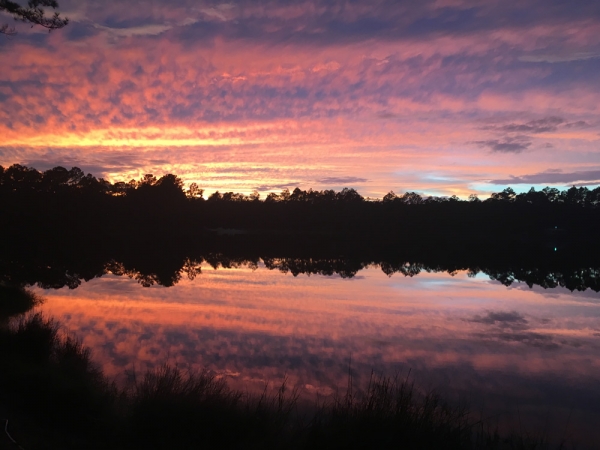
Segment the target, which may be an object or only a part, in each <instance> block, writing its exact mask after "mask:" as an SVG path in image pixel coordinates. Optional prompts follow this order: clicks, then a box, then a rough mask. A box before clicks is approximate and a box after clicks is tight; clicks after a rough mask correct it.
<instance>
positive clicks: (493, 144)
mask: <svg viewBox="0 0 600 450" xmlns="http://www.w3.org/2000/svg"><path fill="white" fill-rule="evenodd" d="M475 144H479V145H481V146H484V147H489V148H490V149H491V150H492V151H493V152H498V153H521V152H522V151H523V150H527V149H528V148H529V147H530V146H531V142H523V141H517V140H515V139H508V138H507V139H506V140H504V141H501V140H498V139H489V140H486V141H475Z"/></svg>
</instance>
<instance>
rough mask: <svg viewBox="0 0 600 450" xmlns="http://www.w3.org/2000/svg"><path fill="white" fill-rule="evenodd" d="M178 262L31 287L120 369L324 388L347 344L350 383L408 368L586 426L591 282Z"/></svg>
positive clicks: (340, 377) (592, 365)
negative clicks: (581, 287) (176, 267)
mask: <svg viewBox="0 0 600 450" xmlns="http://www.w3.org/2000/svg"><path fill="white" fill-rule="evenodd" d="M186 264H188V266H187V267H188V268H186V269H184V270H183V271H182V273H183V274H184V275H187V276H180V277H179V278H178V279H177V282H176V283H174V285H173V286H172V287H169V288H166V287H164V286H162V285H161V284H162V283H160V282H159V281H160V277H158V276H157V277H156V278H152V277H147V276H146V277H141V276H140V275H139V274H140V272H139V271H137V270H127V269H125V268H124V267H123V266H122V265H121V266H119V265H113V266H107V268H106V271H107V272H108V273H107V274H106V275H105V276H103V277H101V278H95V279H92V280H91V281H89V282H87V283H83V284H81V286H80V287H79V288H78V289H76V290H69V289H67V288H63V289H59V290H43V289H40V290H39V291H40V292H43V295H44V296H46V297H47V299H48V300H47V302H46V304H45V305H44V306H43V308H44V309H45V310H46V311H48V313H49V314H51V315H53V316H56V317H57V318H58V319H59V320H61V322H62V323H64V324H65V326H66V328H67V329H69V330H71V331H73V332H75V333H76V334H77V335H78V336H80V337H81V338H82V339H83V341H84V343H85V344H86V345H88V346H90V347H92V348H93V349H94V355H95V358H96V359H97V360H98V361H100V362H101V363H102V365H103V367H104V368H105V370H106V372H107V373H108V374H109V375H111V376H115V377H121V380H122V381H123V374H124V373H125V372H126V371H131V370H132V369H135V370H136V371H138V372H139V371H142V370H144V369H145V368H147V367H153V366H155V365H156V364H160V363H162V362H164V361H167V360H168V361H171V362H174V363H177V364H178V365H180V366H181V367H188V366H189V367H194V368H199V367H208V368H210V369H211V370H213V371H215V372H217V373H219V374H222V375H223V376H226V377H227V378H228V379H229V382H230V384H231V385H232V387H236V388H241V389H244V390H255V389H262V388H263V386H264V383H265V382H267V381H268V382H272V383H277V382H279V381H280V380H281V379H283V377H284V376H286V375H287V376H288V377H289V380H290V382H291V383H293V384H294V385H297V386H299V387H300V388H301V391H302V393H303V395H305V396H313V395H314V394H315V393H320V394H321V395H327V394H329V393H331V392H332V390H333V389H335V388H336V387H337V386H345V383H346V377H347V373H348V362H349V358H350V357H351V358H352V370H353V372H354V373H355V376H356V377H357V378H358V379H357V383H360V379H361V377H367V376H368V375H369V374H370V371H371V369H374V370H376V371H383V372H385V373H393V372H395V371H398V370H399V371H404V372H405V371H407V370H408V369H409V368H410V369H411V370H412V373H413V375H414V376H415V378H416V379H417V380H418V381H419V382H420V383H422V384H423V385H424V386H425V387H434V386H435V387H436V388H438V389H441V390H445V391H447V392H448V393H449V395H451V396H454V397H461V398H463V399H467V400H470V401H471V402H472V404H474V405H475V406H476V407H477V408H482V411H483V412H484V414H487V415H494V416H497V417H498V420H499V421H500V422H503V421H506V420H508V421H510V420H512V419H511V418H510V416H509V414H508V413H507V412H508V411H510V412H512V413H514V412H515V409H518V410H519V411H520V414H521V420H526V418H527V417H528V418H529V419H531V420H536V419H539V420H542V421H543V420H549V421H550V422H552V421H553V420H554V421H556V422H557V424H560V423H562V425H561V426H562V428H561V430H562V429H564V426H565V423H566V422H567V419H568V417H569V416H570V417H571V419H568V421H569V423H570V425H569V430H568V431H569V432H573V433H574V432H575V431H577V433H578V435H581V436H583V435H586V436H591V435H593V434H594V433H597V431H596V430H595V427H594V425H593V424H595V423H598V421H600V406H599V405H600V383H599V381H600V358H599V357H598V355H599V354H600V296H599V295H598V294H597V293H596V292H593V291H592V290H586V291H583V292H575V293H572V292H570V291H569V290H568V289H566V288H557V289H554V290H546V289H543V288H541V287H537V288H535V289H530V288H529V287H528V286H527V284H526V283H521V282H516V281H511V283H507V280H506V279H505V278H503V279H502V281H498V279H497V278H498V277H493V276H487V275H483V274H482V273H479V274H476V273H474V271H453V273H452V275H450V274H448V273H447V272H445V271H444V272H441V271H434V270H426V269H424V268H423V267H420V268H419V271H416V269H415V267H418V266H416V265H410V266H409V265H403V266H402V267H404V268H405V270H407V272H408V273H407V274H406V275H411V274H413V275H414V274H415V273H417V272H418V273H419V276H415V277H411V276H406V277H404V276H403V277H397V276H392V277H389V276H388V273H389V270H381V266H380V265H369V264H364V265H362V266H361V267H360V271H356V272H354V274H353V276H352V277H349V276H347V275H348V273H349V272H346V271H345V268H346V266H344V270H341V269H340V270H338V269H335V270H330V267H331V266H330V265H325V264H324V263H323V262H322V261H317V262H315V263H313V262H310V261H309V262H304V263H303V266H302V267H303V270H301V271H298V272H297V273H298V274H300V275H298V276H294V275H295V274H296V272H295V271H294V270H292V268H296V267H298V266H297V264H295V263H294V262H293V261H291V262H290V261H289V260H285V259H281V260H267V261H265V262H262V261H260V260H258V261H254V262H251V263H247V262H245V261H235V260H229V261H228V262H226V263H223V262H222V261H221V260H219V263H218V264H215V263H214V261H213V263H212V264H209V263H207V262H203V263H202V264H198V263H194V262H192V261H189V260H188V261H187V262H186ZM214 266H219V267H221V269H219V270H214V269H213V267H214ZM223 266H225V267H228V269H226V270H223V269H222V267H223ZM185 267H186V266H185V265H184V268H185ZM273 269H277V270H273ZM113 271H114V273H112V272H113ZM302 273H304V275H303V274H302ZM307 273H308V274H315V273H317V274H324V275H317V276H314V275H313V276H308V275H307ZM591 273H592V272H591V271H590V272H588V273H587V275H586V276H588V278H589V277H592V278H593V276H595V275H593V276H592V275H590V274H591ZM596 273H597V272H596ZM357 274H358V275H357ZM588 278H585V277H581V279H588ZM157 280H158V281H157ZM138 282H139V283H138ZM140 283H141V285H140ZM504 283H506V284H510V286H511V288H510V289H506V287H505V286H503V284H504ZM142 285H144V286H148V287H143V286H142ZM561 421H562V422H561ZM513 425H514V424H513ZM541 425H543V424H541ZM541 425H540V426H541ZM557 426H558V425H557Z"/></svg>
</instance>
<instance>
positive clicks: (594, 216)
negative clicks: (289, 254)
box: [0, 165, 600, 254]
mask: <svg viewBox="0 0 600 450" xmlns="http://www.w3.org/2000/svg"><path fill="white" fill-rule="evenodd" d="M203 194H204V191H203V189H202V188H200V187H199V186H198V185H197V184H194V183H193V184H191V185H189V186H188V187H187V188H186V187H185V186H184V183H183V182H182V180H181V179H180V178H179V177H178V176H176V175H173V174H167V175H164V176H162V177H158V178H157V177H155V176H153V175H151V174H147V175H145V176H143V177H142V178H141V179H139V180H131V181H130V182H115V183H111V182H109V181H107V180H105V179H102V178H96V177H94V176H92V175H91V174H85V173H84V172H83V171H82V170H80V169H78V168H76V167H74V168H72V169H70V170H69V169H66V168H64V167H55V168H53V169H49V170H46V171H38V170H36V169H34V168H30V167H25V166H21V165H12V166H10V167H8V168H3V167H0V202H1V205H2V210H3V214H2V215H0V231H1V232H2V233H3V236H6V237H7V239H8V240H10V242H11V243H17V242H18V243H19V248H20V249H21V250H22V245H30V246H31V247H32V248H31V251H37V250H36V249H39V248H41V247H44V246H47V245H49V244H48V243H49V242H54V243H56V242H61V243H63V246H69V245H73V243H74V242H79V243H81V244H82V245H87V246H89V245H92V243H102V245H104V246H106V245H107V244H106V243H107V242H111V243H112V244H113V245H118V246H121V247H128V248H137V249H142V248H145V247H148V246H150V247H152V246H156V245H159V244H160V245H165V246H171V247H173V246H178V245H182V246H188V247H189V246H190V245H191V243H206V242H211V241H214V240H215V236H216V235H221V234H224V235H228V234H236V235H240V236H238V237H237V238H236V242H239V241H242V240H243V241H245V242H251V241H252V242H260V243H261V245H266V243H267V242H269V243H271V242H277V243H278V244H277V245H279V246H280V247H282V246H285V245H287V244H288V241H290V240H291V239H295V240H298V239H299V236H303V238H302V239H303V240H304V241H306V242H307V243H308V242H310V243H311V245H310V247H311V248H314V247H315V246H314V245H312V243H317V242H318V244H319V246H320V248H327V247H328V246H331V245H334V244H335V245H338V244H339V245H338V247H339V248H343V250H340V251H342V252H346V253H347V252H348V248H350V247H351V248H355V249H362V250H361V251H363V250H364V251H368V249H370V248H408V247H411V248H412V247H414V246H415V245H416V243H418V247H419V249H420V251H421V252H425V251H438V252H439V251H442V249H449V248H452V249H453V250H451V251H452V252H453V253H456V252H458V253H463V254H467V253H473V254H474V253H477V252H480V251H481V248H485V249H486V251H488V252H500V253H507V252H514V249H516V248H519V252H523V251H524V249H526V250H527V251H530V252H538V251H540V250H544V251H546V250H551V251H560V252H563V253H564V252H565V251H583V250H585V251H588V252H589V251H591V250H592V249H594V248H596V247H600V239H599V238H598V233H597V231H596V228H597V224H598V223H599V221H598V219H600V208H599V207H598V204H599V201H600V188H596V189H588V188H584V187H579V188H576V187H572V188H570V189H568V190H565V191H559V190H557V189H554V188H549V187H548V188H545V189H543V190H541V191H536V190H534V189H531V190H530V191H528V192H526V193H522V194H516V193H515V192H514V191H513V190H512V189H511V188H507V189H505V190H503V191H502V192H500V193H495V194H492V195H491V196H490V197H489V198H487V199H485V200H480V199H479V198H477V197H476V196H474V195H472V196H471V197H469V199H468V200H460V199H458V198H457V197H449V198H446V197H425V196H421V195H419V194H417V193H415V192H406V193H404V194H402V195H396V194H395V193H393V192H390V193H388V194H387V195H386V196H384V197H383V198H382V199H370V198H364V197H363V196H361V195H360V194H359V193H358V192H357V191H356V190H354V189H349V188H345V189H342V190H341V191H339V192H335V191H333V190H323V191H319V190H312V189H308V190H302V189H299V188H296V189H294V190H292V191H289V190H283V191H282V192H280V193H270V194H268V195H267V196H266V198H264V199H261V198H260V195H259V193H258V192H254V193H252V194H250V195H244V194H240V193H233V192H224V193H221V192H215V193H213V194H211V195H209V196H208V198H204V195H203ZM225 241H226V240H220V241H219V242H225ZM338 241H339V242H338ZM269 245H270V244H269ZM21 250H18V251H21ZM448 251H450V250H448Z"/></svg>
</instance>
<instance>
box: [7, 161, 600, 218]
mask: <svg viewBox="0 0 600 450" xmlns="http://www.w3.org/2000/svg"><path fill="white" fill-rule="evenodd" d="M0 189H1V191H2V193H3V194H6V193H13V194H14V193H26V192H29V193H38V194H71V195H87V196H101V195H104V196H111V197H129V198H136V199H143V198H145V197H154V198H160V197H163V198H168V199H169V200H170V201H173V200H175V201H181V200H183V199H187V200H191V201H196V202H204V201H206V202H256V201H261V200H260V194H259V193H258V192H257V191H254V192H253V193H252V194H250V195H245V194H241V193H234V192H224V193H221V192H219V191H217V192H214V193H213V194H211V195H210V196H208V197H207V199H204V197H203V195H204V189H201V188H200V187H199V186H198V184H197V183H191V184H190V185H189V187H188V189H184V183H183V181H182V180H181V178H179V177H178V176H176V175H173V174H167V175H164V176H162V177H160V178H156V177H155V176H154V175H152V174H146V175H144V176H143V177H142V178H141V179H140V180H131V181H129V182H122V181H120V182H116V183H111V182H109V181H107V180H105V179H103V178H96V177H94V176H93V175H91V174H89V173H88V174H87V175H86V174H85V173H84V172H83V171H82V170H81V169H79V168H78V167H73V168H71V169H70V170H68V169H66V168H64V167H60V166H59V167H55V168H53V169H49V170H46V171H38V170H36V169H34V168H32V167H26V166H22V165H19V164H14V165H12V166H10V167H8V168H4V167H2V166H0ZM262 201H263V202H265V203H294V202H301V203H310V204H318V203H331V202H343V203H358V202H365V201H369V202H373V203H384V204H403V205H429V204H440V203H457V202H468V203H480V202H487V203H490V202H504V203H517V204H519V203H522V204H529V205H548V204H567V205H577V206H581V207H585V208H597V207H598V206H599V205H600V187H597V188H595V189H589V188H587V187H575V186H573V187H571V188H570V189H568V190H564V191H561V190H559V189H556V188H551V187H546V188H544V189H542V190H539V191H536V189H535V188H533V187H532V188H531V189H530V190H529V191H528V192H524V193H521V194H517V193H516V192H515V191H514V190H513V189H512V188H510V187H509V188H506V189H504V190H503V191H502V192H499V193H493V194H491V195H490V197H489V198H487V199H485V200H480V199H479V198H478V196H477V195H475V194H471V195H470V196H469V198H468V200H461V199H460V198H458V197H457V196H455V195H453V196H451V197H438V196H422V195H420V194H418V193H416V192H405V193H404V194H401V195H397V194H395V193H394V192H393V191H390V192H389V193H388V194H386V195H385V196H384V197H383V198H382V199H376V198H375V199H373V198H369V197H367V198H365V197H363V196H362V195H360V194H359V193H358V192H357V191H356V190H355V189H351V188H344V189H342V190H341V191H339V192H335V191H334V190H330V189H326V190H322V191H319V190H313V189H308V190H302V189H300V188H295V189H294V190H293V191H291V192H290V191H289V190H288V189H284V190H282V191H281V193H279V194H277V193H269V194H268V195H267V196H266V198H265V199H264V200H262Z"/></svg>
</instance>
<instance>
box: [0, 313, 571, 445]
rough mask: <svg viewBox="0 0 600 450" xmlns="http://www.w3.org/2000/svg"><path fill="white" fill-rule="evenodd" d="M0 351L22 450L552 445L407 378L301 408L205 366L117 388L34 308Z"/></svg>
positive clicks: (164, 371) (5, 405)
mask: <svg viewBox="0 0 600 450" xmlns="http://www.w3.org/2000/svg"><path fill="white" fill-rule="evenodd" d="M0 355H1V357H0V419H2V418H7V419H9V420H10V427H11V428H10V433H11V435H12V437H13V438H15V439H16V440H17V441H18V442H19V444H20V445H21V446H23V448H25V449H27V450H30V449H46V448H47V449H54V448H61V449H96V448H97V449H105V448H111V449H170V448H177V449H200V448H202V449H212V448H215V449H217V448H218V449H223V448H226V449H228V448H230V449H247V448H249V449H271V448H273V449H279V448H281V449H305V448H310V449H392V448H393V449H430V448H431V449H469V450H470V449H490V450H502V449H515V450H517V449H519V450H525V449H528V450H538V449H540V450H542V449H550V448H559V447H551V446H550V445H549V443H548V442H545V441H544V439H540V438H528V436H527V435H525V436H523V435H522V434H517V435H513V436H509V437H504V438H503V437H501V436H499V434H498V433H497V432H496V431H494V430H492V429H491V427H490V426H489V424H486V423H484V422H483V421H481V420H477V419H476V418H474V417H472V414H471V413H470V411H469V409H468V408H466V407H456V406H452V405H450V404H448V403H446V402H445V401H444V400H443V399H442V398H441V397H440V396H439V395H437V394H436V393H435V392H421V391H420V390H419V389H417V388H415V385H414V382H413V381H411V379H410V377H404V378H400V377H399V376H396V377H385V376H382V375H381V376H380V375H376V374H374V373H372V374H371V377H370V381H369V383H368V385H367V386H365V387H364V388H363V389H356V388H355V386H353V384H352V378H351V377H350V376H349V383H348V388H347V389H346V392H345V393H343V394H339V395H336V396H334V397H333V398H332V399H330V400H329V401H328V402H326V403H323V404H320V405H312V407H310V408H308V409H307V408H302V407H300V406H299V402H298V393H297V391H295V390H294V389H289V388H288V386H287V382H286V381H285V380H284V382H283V383H282V384H281V386H280V388H279V389H278V391H277V392H276V393H274V394H269V393H268V392H267V389H266V388H265V391H264V392H263V393H262V394H261V395H255V396H253V395H248V394H244V393H241V392H238V391H235V390H232V389H230V388H229V387H228V386H227V384H226V382H225V380H223V379H220V378H218V377H216V376H215V375H214V374H212V373H210V372H208V371H206V370H205V371H200V372H184V371H182V370H180V369H178V368H177V367H173V366H169V365H162V366H160V367H159V368H157V369H156V370H153V371H149V372H147V373H145V374H144V375H143V376H141V377H139V379H135V380H134V381H133V382H132V384H131V385H130V386H128V387H127V388H125V389H118V388H117V387H116V386H115V385H114V384H113V383H111V382H110V381H109V380H107V379H106V377H105V376H104V375H103V374H102V372H101V371H100V370H99V369H98V368H97V367H96V366H95V365H94V363H93V362H92V359H91V355H90V351H89V349H87V348H86V347H84V346H82V345H81V344H80V343H79V342H78V341H77V340H76V339H74V338H72V337H71V336H69V335H68V334H66V333H63V332H61V329H60V327H59V324H58V323H57V322H55V321H54V320H52V319H48V318H45V317H44V316H42V315H41V314H39V313H29V314H26V315H21V316H20V317H17V318H13V319H12V320H11V321H10V322H7V323H6V324H5V326H2V327H0ZM4 444H7V445H8V444H9V441H8V438H7V437H5V436H0V448H4V447H2V445H4ZM561 448H562V447H561Z"/></svg>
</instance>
